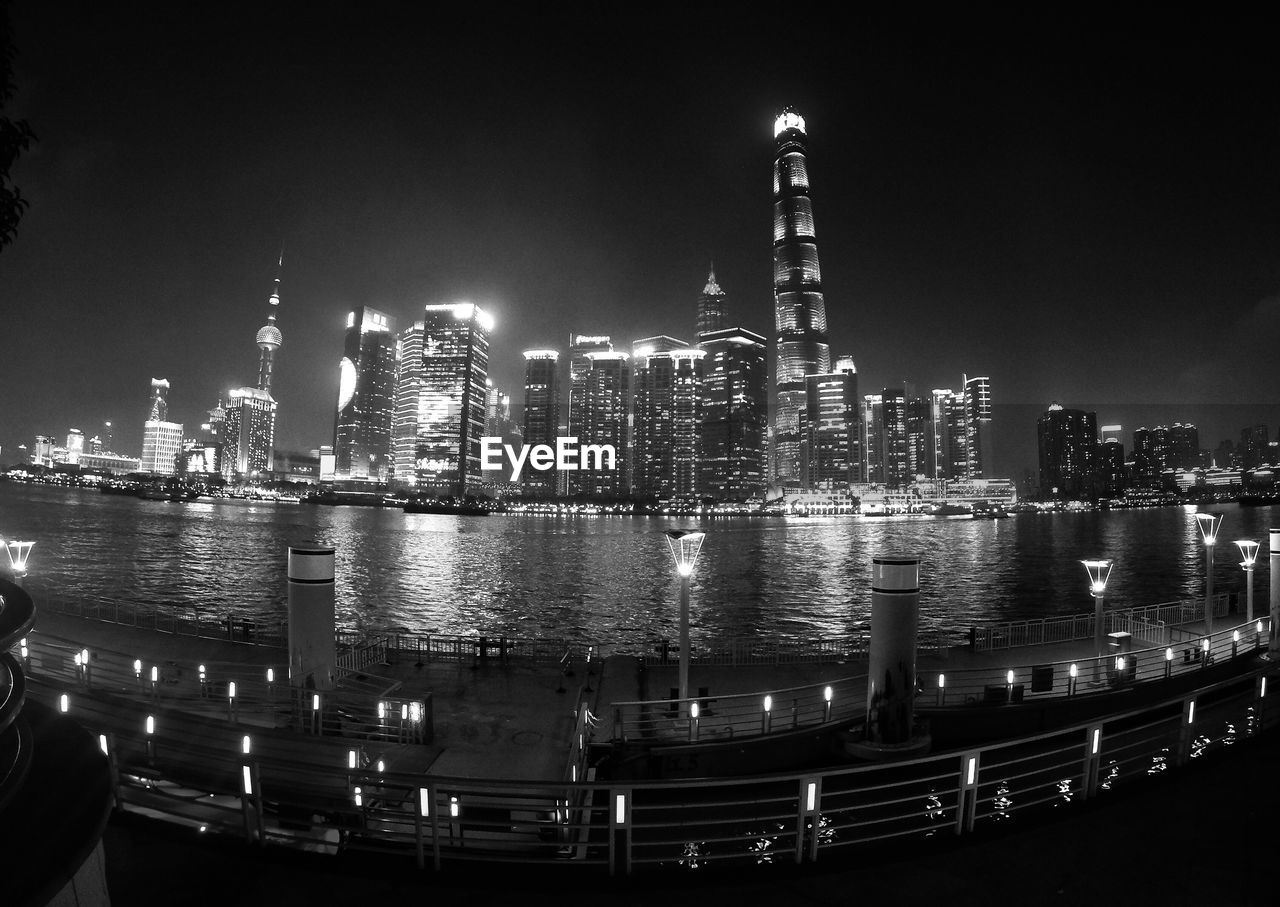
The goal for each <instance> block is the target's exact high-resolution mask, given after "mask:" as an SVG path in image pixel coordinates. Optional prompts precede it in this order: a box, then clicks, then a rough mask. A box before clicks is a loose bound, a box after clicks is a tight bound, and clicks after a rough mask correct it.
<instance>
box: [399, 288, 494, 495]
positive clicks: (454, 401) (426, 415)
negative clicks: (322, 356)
mask: <svg viewBox="0 0 1280 907" xmlns="http://www.w3.org/2000/svg"><path fill="white" fill-rule="evenodd" d="M411 330H412V331H413V332H415V333H416V332H417V331H419V330H421V334H422V339H421V341H420V343H421V348H420V350H419V349H418V347H417V344H418V341H417V340H415V339H412V338H411V337H407V336H406V335H402V336H401V340H402V344H401V360H400V374H401V376H402V380H403V377H404V376H406V375H408V376H411V378H412V382H413V383H412V384H411V385H408V386H404V385H402V389H401V393H400V394H398V395H397V399H398V402H397V414H396V432H397V437H398V438H399V439H400V441H399V442H398V443H402V444H403V443H407V439H408V438H409V437H410V436H412V437H413V438H414V446H413V458H412V459H413V471H412V474H411V476H410V475H406V476H405V477H404V478H405V479H406V480H408V481H409V482H410V483H411V484H412V485H414V486H417V487H420V488H428V489H432V490H435V491H438V492H441V493H444V494H449V495H463V494H467V493H468V489H469V486H470V485H471V484H473V483H474V482H475V481H476V480H479V479H480V478H482V476H481V472H480V438H481V437H483V436H484V424H485V389H486V379H487V378H488V377H489V334H490V333H491V332H492V331H493V318H492V317H491V316H490V315H489V313H487V312H486V311H484V310H483V309H481V308H480V307H479V306H476V305H473V304H471V303H469V302H460V303H453V304H446V305H429V306H427V307H426V309H425V311H424V313H423V319H422V321H421V322H420V323H416V324H414V326H413V328H412V329H411ZM407 333H408V332H406V334H407ZM415 398H416V399H415ZM415 403H416V405H415ZM397 476H399V470H397Z"/></svg>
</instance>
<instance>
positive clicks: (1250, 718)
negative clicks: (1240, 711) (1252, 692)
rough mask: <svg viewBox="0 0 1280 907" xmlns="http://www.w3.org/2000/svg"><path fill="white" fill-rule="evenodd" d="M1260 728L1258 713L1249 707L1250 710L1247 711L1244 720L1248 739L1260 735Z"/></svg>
mask: <svg viewBox="0 0 1280 907" xmlns="http://www.w3.org/2000/svg"><path fill="white" fill-rule="evenodd" d="M1259 728H1260V725H1259V724H1258V712H1257V710H1255V709H1254V707H1253V706H1249V708H1248V709H1246V710H1245V719H1244V732H1245V735H1246V736H1248V737H1252V736H1253V735H1254V734H1256V733H1258V730H1259Z"/></svg>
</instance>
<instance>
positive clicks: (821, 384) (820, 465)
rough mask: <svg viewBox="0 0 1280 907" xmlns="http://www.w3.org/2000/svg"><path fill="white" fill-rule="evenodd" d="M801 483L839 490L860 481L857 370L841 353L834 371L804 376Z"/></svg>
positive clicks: (814, 487) (860, 452)
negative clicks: (803, 453) (802, 466)
mask: <svg viewBox="0 0 1280 907" xmlns="http://www.w3.org/2000/svg"><path fill="white" fill-rule="evenodd" d="M805 385H806V397H805V411H804V419H803V423H802V424H803V427H804V451H805V457H804V467H805V468H804V471H803V478H804V486H805V488H807V489H809V490H812V491H817V490H822V491H841V490H846V489H848V488H849V486H850V485H855V484H858V483H860V482H862V451H861V427H860V426H859V415H860V409H861V406H860V404H861V402H862V401H861V399H860V398H859V397H858V370H857V368H856V367H855V366H854V362H853V359H852V357H849V356H842V357H841V358H840V359H839V360H837V362H836V368H835V371H833V372H831V374H828V375H809V376H808V377H807V378H806V379H805Z"/></svg>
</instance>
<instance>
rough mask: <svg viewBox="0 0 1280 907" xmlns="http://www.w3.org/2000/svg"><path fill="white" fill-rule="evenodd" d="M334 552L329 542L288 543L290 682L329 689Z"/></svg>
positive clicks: (332, 658) (332, 672)
mask: <svg viewBox="0 0 1280 907" xmlns="http://www.w3.org/2000/svg"><path fill="white" fill-rule="evenodd" d="M333 552H334V549H333V548H332V547H330V546H328V545H319V544H317V543H315V542H302V543H300V544H298V545H290V546H289V683H290V685H292V686H294V687H301V688H305V689H316V690H332V689H333V687H334V684H335V682H336V680H337V670H336V667H335V662H336V661H337V659H336V655H335V652H336V649H335V643H334V585H333Z"/></svg>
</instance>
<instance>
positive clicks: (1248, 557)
mask: <svg viewBox="0 0 1280 907" xmlns="http://www.w3.org/2000/svg"><path fill="white" fill-rule="evenodd" d="M1236 547H1237V548H1239V549H1240V556H1241V557H1242V558H1244V560H1242V561H1241V562H1240V566H1241V567H1243V568H1244V569H1246V570H1252V569H1253V565H1254V562H1255V561H1257V559H1258V543H1257V542H1255V541H1253V540H1252V539H1240V540H1239V541H1237V542H1236Z"/></svg>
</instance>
